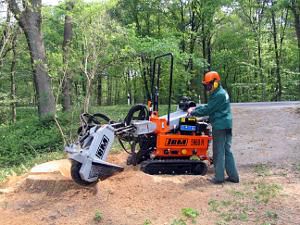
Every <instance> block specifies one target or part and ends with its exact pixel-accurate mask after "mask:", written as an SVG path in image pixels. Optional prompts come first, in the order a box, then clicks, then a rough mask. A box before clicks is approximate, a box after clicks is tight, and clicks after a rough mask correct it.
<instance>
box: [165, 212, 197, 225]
mask: <svg viewBox="0 0 300 225" xmlns="http://www.w3.org/2000/svg"><path fill="white" fill-rule="evenodd" d="M181 214H182V216H183V217H184V218H179V219H174V220H173V221H172V223H171V225H187V224H188V222H189V221H191V222H192V223H193V224H195V223H196V218H197V217H198V216H199V212H198V211H197V210H196V209H193V208H182V209H181Z"/></svg>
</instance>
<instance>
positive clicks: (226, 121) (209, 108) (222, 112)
mask: <svg viewBox="0 0 300 225" xmlns="http://www.w3.org/2000/svg"><path fill="white" fill-rule="evenodd" d="M191 115H192V116H207V115H208V116H209V120H210V123H211V125H212V128H213V130H223V129H231V128H232V114H231V109H230V101H229V96H228V93H227V92H226V91H225V90H224V89H223V87H222V86H221V85H220V86H219V87H218V88H217V89H216V90H215V91H214V92H213V93H212V94H211V95H210V96H209V98H208V103H207V104H205V105H200V106H198V107H196V109H195V110H194V111H193V112H192V113H191Z"/></svg>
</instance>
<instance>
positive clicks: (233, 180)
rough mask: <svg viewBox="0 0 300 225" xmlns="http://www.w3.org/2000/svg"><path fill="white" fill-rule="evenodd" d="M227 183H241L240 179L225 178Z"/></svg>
mask: <svg viewBox="0 0 300 225" xmlns="http://www.w3.org/2000/svg"><path fill="white" fill-rule="evenodd" d="M225 181H228V182H232V183H239V182H240V179H239V178H237V179H236V178H235V179H233V178H231V177H226V178H225Z"/></svg>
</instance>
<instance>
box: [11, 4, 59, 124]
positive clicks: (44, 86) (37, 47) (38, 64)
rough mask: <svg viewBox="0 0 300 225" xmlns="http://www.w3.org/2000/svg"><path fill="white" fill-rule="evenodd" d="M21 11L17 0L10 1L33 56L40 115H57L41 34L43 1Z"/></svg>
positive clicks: (43, 117) (29, 5) (27, 6)
mask: <svg viewBox="0 0 300 225" xmlns="http://www.w3.org/2000/svg"><path fill="white" fill-rule="evenodd" d="M29 3H30V4H28V5H26V6H25V9H24V10H23V11H21V10H20V9H19V7H18V4H17V2H16V0H10V1H8V4H9V8H10V9H11V11H12V12H13V14H14V16H15V18H16V20H17V21H18V22H19V24H20V26H21V28H22V29H23V31H24V33H25V36H26V40H27V44H28V47H29V51H30V56H31V64H32V70H33V77H34V84H35V89H36V93H37V98H38V113H39V116H40V118H41V119H47V118H49V117H50V118H51V117H53V116H54V114H55V100H54V95H53V92H52V89H51V79H50V77H49V75H48V67H47V60H46V50H45V47H44V41H43V39H42V33H41V20H42V18H41V0H30V1H29Z"/></svg>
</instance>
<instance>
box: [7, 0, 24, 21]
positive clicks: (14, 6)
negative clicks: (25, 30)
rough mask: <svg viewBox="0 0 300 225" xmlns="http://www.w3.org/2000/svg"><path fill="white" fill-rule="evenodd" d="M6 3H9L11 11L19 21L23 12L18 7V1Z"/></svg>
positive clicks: (12, 0)
mask: <svg viewBox="0 0 300 225" xmlns="http://www.w3.org/2000/svg"><path fill="white" fill-rule="evenodd" d="M5 1H7V4H8V7H9V9H10V11H12V12H13V14H14V15H15V17H16V18H17V19H18V18H19V16H20V14H21V10H20V8H19V6H18V3H17V1H16V0H5Z"/></svg>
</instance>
